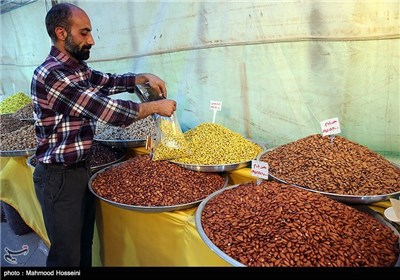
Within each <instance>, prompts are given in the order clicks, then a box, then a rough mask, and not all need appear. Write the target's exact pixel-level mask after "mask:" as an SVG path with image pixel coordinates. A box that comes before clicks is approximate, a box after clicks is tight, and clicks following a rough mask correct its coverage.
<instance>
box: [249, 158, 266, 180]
mask: <svg viewBox="0 0 400 280" xmlns="http://www.w3.org/2000/svg"><path fill="white" fill-rule="evenodd" d="M251 175H252V176H254V177H257V178H261V179H266V180H268V163H267V162H263V161H258V160H252V161H251Z"/></svg>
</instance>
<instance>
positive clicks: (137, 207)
mask: <svg viewBox="0 0 400 280" xmlns="http://www.w3.org/2000/svg"><path fill="white" fill-rule="evenodd" d="M123 163H124V162H119V163H116V164H113V165H110V166H108V167H106V168H103V169H102V170H100V171H98V172H97V173H96V174H94V175H93V176H92V177H91V178H90V180H89V189H90V191H91V192H92V193H93V194H94V195H95V196H96V197H98V198H99V199H100V200H102V201H104V202H107V203H109V204H111V205H113V206H116V207H120V208H123V209H127V210H135V211H141V212H170V211H177V210H184V209H188V208H192V207H195V206H197V205H199V204H200V203H201V202H202V201H203V199H201V200H197V201H193V202H190V203H185V204H179V205H171V206H140V205H128V204H124V203H119V202H116V201H112V200H109V199H106V198H104V197H102V196H100V195H98V194H97V193H96V192H95V191H94V190H93V188H92V183H93V181H94V180H95V178H96V177H97V176H98V175H99V174H101V173H102V172H106V171H107V170H109V169H111V168H114V167H116V166H118V165H120V164H123ZM222 176H223V177H224V178H225V182H224V184H223V186H221V188H224V187H226V186H227V184H228V176H227V175H226V174H223V175H222Z"/></svg>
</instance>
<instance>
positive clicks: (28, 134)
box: [0, 114, 36, 151]
mask: <svg viewBox="0 0 400 280" xmlns="http://www.w3.org/2000/svg"><path fill="white" fill-rule="evenodd" d="M35 147H36V138H35V127H34V125H33V123H32V122H29V121H20V120H19V119H17V118H15V117H14V116H13V114H3V115H0V150H1V151H15V150H26V149H34V148H35Z"/></svg>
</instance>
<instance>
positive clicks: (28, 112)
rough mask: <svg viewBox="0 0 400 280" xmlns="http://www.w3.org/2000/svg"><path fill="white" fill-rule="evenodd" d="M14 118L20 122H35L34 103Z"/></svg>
mask: <svg viewBox="0 0 400 280" xmlns="http://www.w3.org/2000/svg"><path fill="white" fill-rule="evenodd" d="M14 117H15V118H17V119H19V120H33V103H32V102H30V103H28V104H26V105H25V106H24V107H22V108H21V109H18V110H17V111H16V112H15V113H14Z"/></svg>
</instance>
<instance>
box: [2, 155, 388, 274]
mask: <svg viewBox="0 0 400 280" xmlns="http://www.w3.org/2000/svg"><path fill="white" fill-rule="evenodd" d="M145 153H147V150H145V149H144V148H142V147H140V148H133V149H131V150H129V151H128V154H129V156H134V155H137V154H145ZM32 174H33V168H31V167H30V166H28V165H27V157H0V183H1V191H0V199H1V200H3V201H4V202H6V203H8V204H10V205H11V206H13V207H14V208H15V209H16V210H17V211H18V212H19V214H20V215H21V217H22V219H23V220H24V221H25V222H26V224H27V225H29V226H30V227H31V228H32V229H33V230H34V231H35V232H36V233H37V234H38V235H39V236H40V237H41V238H42V239H43V241H44V242H45V243H46V244H47V245H49V240H48V237H47V234H46V230H45V227H44V222H43V217H42V213H41V207H40V204H39V202H38V201H37V198H36V195H35V191H34V186H33V180H32ZM228 178H229V182H228V185H236V184H240V183H243V182H248V181H254V180H256V178H255V177H253V176H251V174H250V169H249V168H242V169H239V170H235V171H231V172H229V176H228ZM389 206H390V202H389V201H383V202H378V203H374V204H373V205H369V207H370V208H371V209H373V210H375V211H377V212H379V213H381V214H383V211H384V210H385V209H386V208H387V207H389ZM196 209H197V208H196V207H193V208H190V209H185V210H182V211H173V212H161V213H154V212H140V211H133V210H128V209H124V208H120V207H117V206H115V205H112V204H109V203H107V202H104V201H102V200H100V199H97V203H96V210H97V212H96V228H95V237H94V240H93V242H94V244H93V266H106V267H112V266H231V265H230V264H229V263H227V262H226V261H225V260H223V259H222V258H220V257H219V256H218V255H217V254H216V253H214V252H213V251H212V250H211V249H210V248H209V247H208V246H207V245H206V244H205V243H204V242H203V241H202V239H201V237H200V235H199V234H198V232H197V230H196V226H195V222H194V220H195V212H196Z"/></svg>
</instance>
